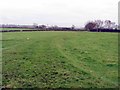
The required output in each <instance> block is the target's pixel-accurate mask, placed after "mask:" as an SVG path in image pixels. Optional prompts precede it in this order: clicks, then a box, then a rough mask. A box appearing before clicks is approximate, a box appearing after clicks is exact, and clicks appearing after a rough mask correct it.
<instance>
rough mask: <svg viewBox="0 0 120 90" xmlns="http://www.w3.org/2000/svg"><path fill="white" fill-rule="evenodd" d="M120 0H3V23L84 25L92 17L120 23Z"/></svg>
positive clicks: (0, 5)
mask: <svg viewBox="0 0 120 90" xmlns="http://www.w3.org/2000/svg"><path fill="white" fill-rule="evenodd" d="M118 1H119V0H0V11H1V12H0V17H2V21H0V23H15V24H32V23H34V22H36V23H39V24H51V25H52V24H57V25H61V26H71V25H72V24H75V25H77V26H82V25H84V24H85V23H86V22H87V21H89V20H95V19H102V20H106V19H110V20H112V21H115V22H116V23H117V19H118V12H117V11H118Z"/></svg>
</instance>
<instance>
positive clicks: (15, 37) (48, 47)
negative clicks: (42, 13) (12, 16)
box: [2, 31, 118, 88]
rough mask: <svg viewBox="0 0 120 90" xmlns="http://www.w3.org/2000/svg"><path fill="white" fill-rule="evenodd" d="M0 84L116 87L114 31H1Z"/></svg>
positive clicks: (116, 57)
mask: <svg viewBox="0 0 120 90" xmlns="http://www.w3.org/2000/svg"><path fill="white" fill-rule="evenodd" d="M2 42H3V43H2V47H3V60H2V61H3V86H6V87H19V88H20V87H40V88H61V87H62V88H77V87H81V88H89V87H102V88H103V87H106V88H110V87H113V88H115V87H118V34H117V33H97V32H96V33H92V32H54V31H51V32H20V33H4V34H3V40H2Z"/></svg>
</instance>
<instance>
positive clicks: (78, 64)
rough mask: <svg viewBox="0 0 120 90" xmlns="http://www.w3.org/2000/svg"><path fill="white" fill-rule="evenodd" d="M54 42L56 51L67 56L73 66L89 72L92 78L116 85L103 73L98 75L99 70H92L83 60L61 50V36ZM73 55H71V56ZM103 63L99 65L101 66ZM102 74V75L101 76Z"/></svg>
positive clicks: (62, 42) (62, 41)
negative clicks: (80, 60)
mask: <svg viewBox="0 0 120 90" xmlns="http://www.w3.org/2000/svg"><path fill="white" fill-rule="evenodd" d="M54 43H55V44H56V48H57V49H58V51H59V52H60V53H61V54H62V55H63V56H64V57H66V58H67V60H68V63H69V64H72V65H73V66H74V67H76V68H78V69H79V70H82V71H85V72H86V73H89V74H90V75H91V76H92V77H94V78H96V79H97V78H100V79H101V80H102V81H103V82H105V83H106V84H107V83H109V84H111V85H114V86H117V83H115V82H113V81H111V80H110V79H107V78H106V77H104V76H103V75H100V73H99V72H97V71H94V70H93V69H91V68H90V67H88V66H87V65H85V64H86V63H85V62H79V61H78V60H77V58H76V57H74V56H73V55H71V54H70V53H69V55H67V54H66V53H65V52H64V51H63V47H64V45H61V44H64V40H63V38H61V39H60V38H59V41H58V40H55V41H54ZM72 56H73V57H72ZM103 66H104V65H101V67H103ZM101 76H102V77H101Z"/></svg>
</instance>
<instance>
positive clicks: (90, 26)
mask: <svg viewBox="0 0 120 90" xmlns="http://www.w3.org/2000/svg"><path fill="white" fill-rule="evenodd" d="M96 25H97V24H96V23H95V22H88V23H87V24H86V25H85V29H86V30H92V29H95V27H96Z"/></svg>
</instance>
